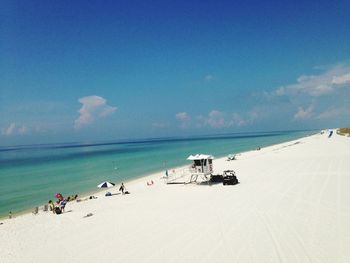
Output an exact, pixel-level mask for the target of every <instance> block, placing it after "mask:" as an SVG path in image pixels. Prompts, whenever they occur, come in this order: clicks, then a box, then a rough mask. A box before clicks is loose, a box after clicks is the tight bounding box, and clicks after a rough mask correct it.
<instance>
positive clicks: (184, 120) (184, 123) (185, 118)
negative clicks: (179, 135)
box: [175, 112, 191, 128]
mask: <svg viewBox="0 0 350 263" xmlns="http://www.w3.org/2000/svg"><path fill="white" fill-rule="evenodd" d="M175 118H176V119H177V120H178V121H179V122H180V123H181V124H180V127H181V128H186V127H188V126H189V125H190V120H191V117H190V115H188V113H187V112H178V113H176V114H175Z"/></svg>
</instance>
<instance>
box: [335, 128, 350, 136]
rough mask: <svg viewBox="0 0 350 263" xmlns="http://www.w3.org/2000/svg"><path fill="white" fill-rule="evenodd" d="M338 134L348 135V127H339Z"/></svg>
mask: <svg viewBox="0 0 350 263" xmlns="http://www.w3.org/2000/svg"><path fill="white" fill-rule="evenodd" d="M337 133H338V134H339V135H347V136H350V128H340V129H338V130H337Z"/></svg>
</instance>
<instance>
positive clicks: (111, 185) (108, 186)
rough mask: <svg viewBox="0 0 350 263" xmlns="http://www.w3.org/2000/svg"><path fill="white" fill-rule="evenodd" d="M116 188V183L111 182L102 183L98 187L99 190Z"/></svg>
mask: <svg viewBox="0 0 350 263" xmlns="http://www.w3.org/2000/svg"><path fill="white" fill-rule="evenodd" d="M113 186H115V184H114V183H111V182H102V183H100V184H99V185H98V186H97V187H98V188H110V187H113Z"/></svg>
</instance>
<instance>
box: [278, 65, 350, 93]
mask: <svg viewBox="0 0 350 263" xmlns="http://www.w3.org/2000/svg"><path fill="white" fill-rule="evenodd" d="M339 88H350V67H348V66H345V65H336V66H333V67H332V68H330V69H329V70H327V71H326V72H324V73H322V74H319V75H302V76H300V77H299V78H298V79H297V83H294V84H289V85H286V86H282V87H279V88H278V89H277V90H275V94H276V95H277V96H283V95H297V94H301V93H304V94H307V95H309V96H312V97H319V96H323V95H327V94H330V93H333V92H334V91H335V90H337V89H339Z"/></svg>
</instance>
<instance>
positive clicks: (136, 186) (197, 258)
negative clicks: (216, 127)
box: [0, 134, 350, 263]
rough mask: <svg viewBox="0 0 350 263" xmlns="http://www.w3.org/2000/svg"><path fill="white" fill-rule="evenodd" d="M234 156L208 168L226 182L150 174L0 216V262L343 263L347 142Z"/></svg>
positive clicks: (349, 194) (349, 257)
mask: <svg viewBox="0 0 350 263" xmlns="http://www.w3.org/2000/svg"><path fill="white" fill-rule="evenodd" d="M232 150H233V151H234V149H232ZM237 159H238V160H236V161H230V162H227V161H226V160H225V159H217V160H214V169H215V170H216V172H222V171H223V170H225V169H234V170H235V171H236V173H237V176H238V179H239V181H240V184H238V185H235V186H223V185H222V184H217V185H212V186H207V185H166V184H164V183H163V181H162V179H160V177H161V176H162V174H154V175H152V176H150V177H147V178H142V179H139V180H136V181H134V182H132V183H129V184H127V185H126V187H127V190H129V191H130V192H131V194H130V195H115V196H112V197H104V196H103V195H102V194H101V193H100V194H98V199H95V200H89V201H85V202H80V203H68V205H67V207H66V211H69V210H71V212H66V213H65V214H62V215H59V216H56V215H53V214H51V213H44V212H40V213H39V214H38V215H36V216H34V215H31V214H27V215H23V216H20V217H17V218H14V219H11V220H2V222H3V224H2V225H0V262H2V263H7V262H35V263H40V262H45V263H46V262H152V263H155V262H162V263H164V262H259V263H263V262H293V263H295V262H325V263H326V262H327V263H328V262H332V263H334V262H349V261H350V191H349V189H350V138H348V137H344V136H339V135H337V134H334V136H333V137H332V138H330V139H328V138H327V135H326V134H324V135H320V134H318V135H314V136H311V137H307V138H302V139H299V140H297V141H293V142H287V143H284V144H279V145H275V146H271V147H268V148H264V149H262V150H260V151H251V152H246V153H242V154H241V155H238V156H237ZM151 179H153V181H154V185H153V186H147V184H146V182H147V181H150V180H151ZM114 192H117V189H115V190H114ZM88 213H93V216H91V217H87V218H84V215H86V214H88Z"/></svg>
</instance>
